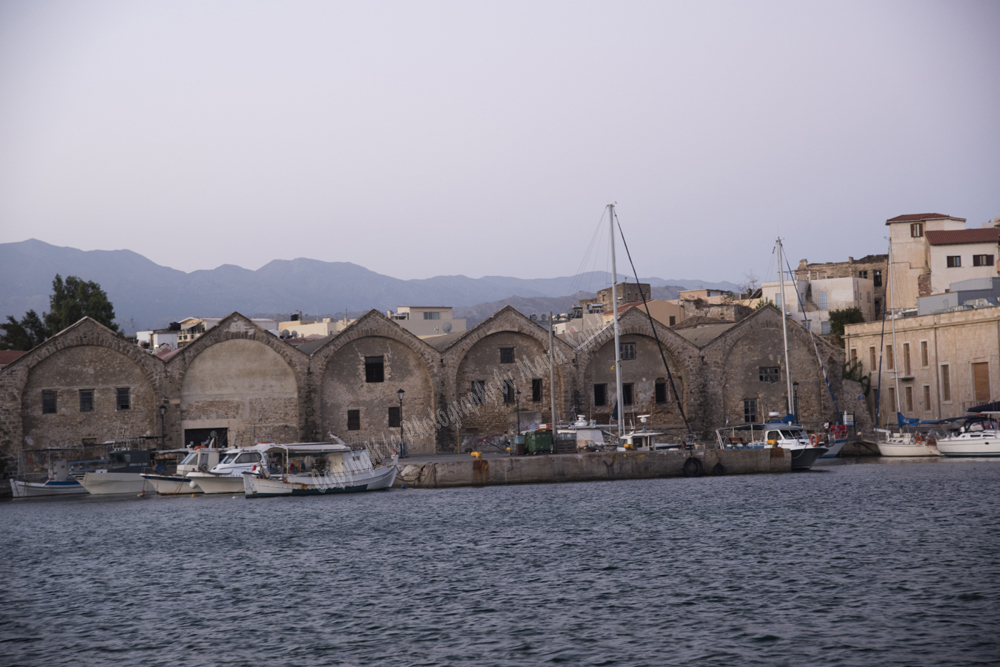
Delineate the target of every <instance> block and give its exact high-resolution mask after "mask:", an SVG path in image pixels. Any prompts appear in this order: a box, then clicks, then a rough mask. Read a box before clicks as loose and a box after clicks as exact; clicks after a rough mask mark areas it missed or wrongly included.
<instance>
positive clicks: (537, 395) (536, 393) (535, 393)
mask: <svg viewBox="0 0 1000 667" xmlns="http://www.w3.org/2000/svg"><path fill="white" fill-rule="evenodd" d="M541 400H542V381H541V379H540V378H535V379H533V380H532V381H531V401H532V402H533V403H538V402H539V401H541Z"/></svg>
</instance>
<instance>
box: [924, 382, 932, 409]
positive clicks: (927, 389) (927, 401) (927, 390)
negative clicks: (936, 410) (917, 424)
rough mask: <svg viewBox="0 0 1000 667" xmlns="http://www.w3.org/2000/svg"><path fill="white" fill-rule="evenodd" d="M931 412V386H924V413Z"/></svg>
mask: <svg viewBox="0 0 1000 667" xmlns="http://www.w3.org/2000/svg"><path fill="white" fill-rule="evenodd" d="M930 411H931V386H930V385H929V384H925V385H924V412H930Z"/></svg>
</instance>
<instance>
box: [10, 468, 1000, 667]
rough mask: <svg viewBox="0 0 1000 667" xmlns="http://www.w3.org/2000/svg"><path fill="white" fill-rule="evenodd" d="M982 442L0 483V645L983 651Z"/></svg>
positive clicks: (792, 658) (994, 586)
mask: <svg viewBox="0 0 1000 667" xmlns="http://www.w3.org/2000/svg"><path fill="white" fill-rule="evenodd" d="M998 498H1000V460H945V459H940V460H937V459H936V460H919V461H917V460H913V461H906V460H895V461H888V462H887V461H882V462H874V463H854V462H851V461H833V462H830V463H829V464H827V463H823V464H818V465H817V466H815V467H814V469H813V470H812V471H811V472H805V473H794V474H780V475H748V476H727V477H702V478H696V479H685V478H674V479H655V480H635V481H617V482H595V483H574V484H552V485H532V486H517V487H489V488H460V489H446V490H393V491H388V492H380V493H369V494H358V495H349V496H335V497H302V498H275V499H258V500H247V499H245V498H243V497H233V496H221V497H220V496H197V497H190V496H184V497H150V498H136V497H132V496H129V497H114V498H109V497H84V498H78V499H55V500H34V501H7V502H4V503H2V504H0V526H2V527H3V535H4V536H3V540H2V542H0V573H2V575H3V582H2V589H0V590H2V591H3V592H2V595H0V664H2V665H46V666H53V665H81V664H83V665H92V666H97V665H115V666H116V667H120V666H122V665H144V666H152V665H184V666H185V667H198V666H202V665H204V666H210V665H261V664H268V665H387V666H389V665H391V666H393V667H396V666H401V665H473V664H475V665H540V664H570V665H627V666H636V665H804V664H814V665H818V664H822V665H980V664H994V665H995V664H997V663H998V662H1000V512H998Z"/></svg>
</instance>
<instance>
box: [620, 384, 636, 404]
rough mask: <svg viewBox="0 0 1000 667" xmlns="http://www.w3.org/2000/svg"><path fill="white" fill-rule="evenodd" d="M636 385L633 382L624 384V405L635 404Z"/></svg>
mask: <svg viewBox="0 0 1000 667" xmlns="http://www.w3.org/2000/svg"><path fill="white" fill-rule="evenodd" d="M634 389H635V385H634V384H632V383H631V382H623V383H622V403H623V404H624V405H634V404H635V391H634Z"/></svg>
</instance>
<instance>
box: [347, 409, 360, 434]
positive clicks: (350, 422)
mask: <svg viewBox="0 0 1000 667" xmlns="http://www.w3.org/2000/svg"><path fill="white" fill-rule="evenodd" d="M347 430H348V431H360V430H361V410H348V411H347Z"/></svg>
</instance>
